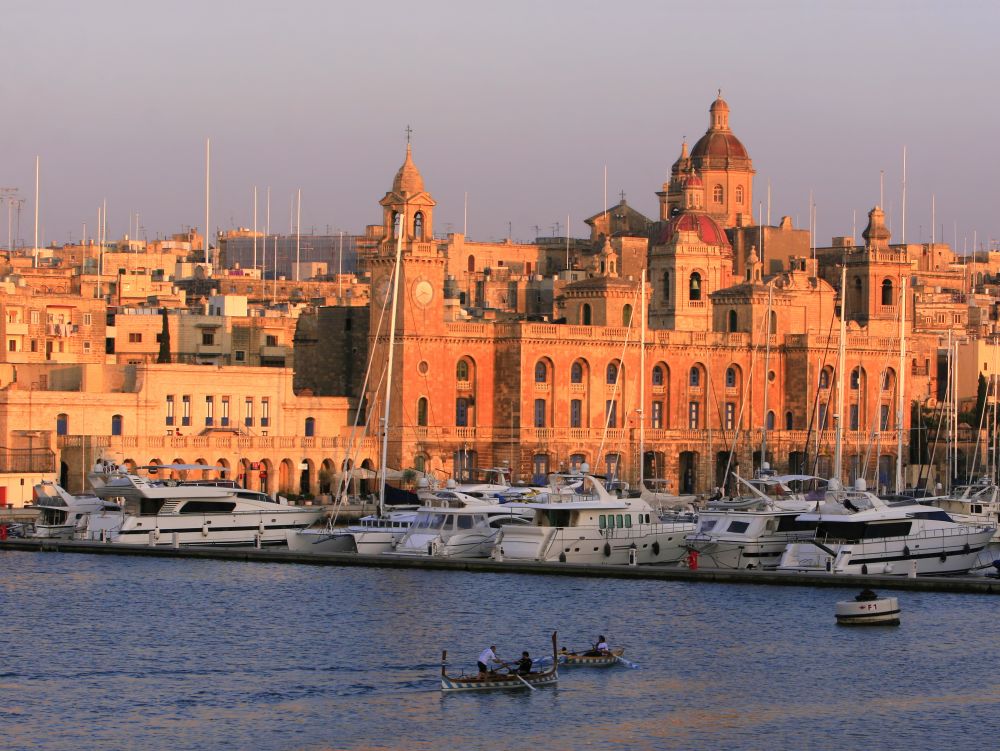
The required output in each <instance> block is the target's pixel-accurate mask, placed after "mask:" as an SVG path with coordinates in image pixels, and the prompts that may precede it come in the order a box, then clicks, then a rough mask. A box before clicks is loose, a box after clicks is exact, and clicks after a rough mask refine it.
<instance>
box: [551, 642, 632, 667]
mask: <svg viewBox="0 0 1000 751" xmlns="http://www.w3.org/2000/svg"><path fill="white" fill-rule="evenodd" d="M623 654H625V647H615V648H614V649H612V650H610V652H609V654H606V655H595V654H588V653H587V652H560V653H559V662H561V663H562V664H563V665H565V666H567V667H591V668H603V667H607V666H608V665H617V664H618V663H619V662H621V659H620V658H621V656H622V655H623Z"/></svg>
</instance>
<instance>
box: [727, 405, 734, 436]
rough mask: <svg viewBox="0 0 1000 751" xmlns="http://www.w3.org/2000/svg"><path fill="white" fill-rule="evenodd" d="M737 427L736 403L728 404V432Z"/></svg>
mask: <svg viewBox="0 0 1000 751" xmlns="http://www.w3.org/2000/svg"><path fill="white" fill-rule="evenodd" d="M735 427H736V403H735V402H726V430H732V429H733V428H735Z"/></svg>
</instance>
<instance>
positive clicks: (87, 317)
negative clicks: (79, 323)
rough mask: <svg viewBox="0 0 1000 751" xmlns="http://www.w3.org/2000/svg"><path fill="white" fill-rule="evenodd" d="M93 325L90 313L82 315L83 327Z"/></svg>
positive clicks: (92, 317)
mask: <svg viewBox="0 0 1000 751" xmlns="http://www.w3.org/2000/svg"><path fill="white" fill-rule="evenodd" d="M93 323H94V316H93V314H92V313H84V314H83V325H84V326H91V325H93Z"/></svg>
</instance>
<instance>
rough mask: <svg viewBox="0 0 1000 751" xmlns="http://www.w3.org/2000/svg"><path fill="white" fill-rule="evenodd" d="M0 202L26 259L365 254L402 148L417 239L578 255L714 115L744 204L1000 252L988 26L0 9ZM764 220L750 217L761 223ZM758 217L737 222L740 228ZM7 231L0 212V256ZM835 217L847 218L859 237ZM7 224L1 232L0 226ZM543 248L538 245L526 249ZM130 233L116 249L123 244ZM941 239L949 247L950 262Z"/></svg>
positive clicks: (99, 6)
mask: <svg viewBox="0 0 1000 751" xmlns="http://www.w3.org/2000/svg"><path fill="white" fill-rule="evenodd" d="M2 18H3V28H4V34H3V36H4V50H5V54H4V56H3V59H4V62H5V64H4V65H3V71H2V73H0V106H2V107H3V111H4V112H5V113H6V116H5V117H4V118H3V121H2V125H0V187H9V188H17V189H18V195H19V196H20V197H21V198H23V199H24V200H25V202H24V204H23V205H22V207H21V217H20V237H21V238H23V239H24V241H25V242H26V243H27V244H28V245H29V246H30V245H31V244H32V242H33V231H34V203H35V202H34V192H35V158H36V156H38V157H39V158H40V165H41V167H40V174H41V188H40V201H39V204H40V220H39V221H40V225H41V231H40V241H44V243H45V244H48V243H51V242H56V243H64V242H68V241H71V240H72V241H78V240H79V239H80V237H81V235H82V232H83V225H84V224H85V223H86V225H87V232H88V234H89V235H92V234H93V232H94V227H95V225H96V221H97V211H98V206H99V205H100V204H101V203H102V201H104V200H105V199H106V200H107V206H108V208H107V218H108V237H109V238H116V237H121V236H122V235H124V234H126V233H127V232H129V227H130V226H132V224H133V222H134V219H133V217H134V215H135V214H136V213H138V214H139V225H140V227H141V233H142V234H144V235H145V236H146V237H147V238H148V239H154V238H155V237H162V236H167V235H169V234H171V233H174V232H179V231H182V230H183V229H184V228H186V227H189V226H194V227H199V228H202V227H203V226H204V223H205V195H204V191H205V141H206V139H209V138H210V139H211V152H212V157H211V171H212V190H211V223H212V226H213V229H218V230H226V229H231V228H234V227H239V226H244V227H249V226H252V223H253V203H252V192H253V186H254V185H256V186H257V189H258V212H259V219H258V227H259V229H261V230H263V229H264V225H265V221H266V218H265V212H266V200H265V197H266V191H267V189H268V188H270V195H271V204H270V209H271V216H270V218H271V225H270V226H271V231H272V232H287V231H289V228H290V213H291V212H290V208H291V200H292V197H293V196H294V195H295V193H296V191H297V190H299V189H301V191H302V208H301V211H302V231H303V232H304V233H308V232H310V231H315V232H319V233H321V232H325V231H327V230H330V231H338V230H343V231H345V232H362V231H363V230H364V227H365V225H367V224H372V223H379V222H381V208H380V207H379V205H378V201H379V199H381V198H382V196H383V195H384V194H385V193H386V191H388V190H389V189H390V188H391V185H392V179H393V176H394V175H395V172H396V170H397V169H398V167H399V165H400V164H401V163H402V161H403V157H404V155H405V148H406V132H405V129H406V128H407V126H410V127H411V128H412V144H413V156H414V161H415V163H416V165H417V167H418V168H419V169H420V171H421V173H422V175H423V177H424V183H425V187H426V189H427V190H428V191H429V192H430V193H431V195H432V196H433V197H434V199H435V200H436V201H437V204H438V205H437V209H436V211H435V217H434V222H435V226H434V229H435V232H437V233H445V232H448V231H455V232H461V231H462V230H463V227H464V226H465V221H466V214H465V212H464V207H465V201H466V195H467V196H468V212H467V222H468V225H467V227H468V235H469V237H470V238H472V239H476V240H496V239H501V238H504V237H506V236H507V235H508V233H509V234H510V235H511V236H512V237H513V238H514V239H515V240H522V241H530V240H531V239H533V238H534V237H535V236H536V234H537V235H542V236H548V235H564V234H565V231H566V221H567V217H569V222H570V225H569V226H570V234H572V235H573V236H576V237H582V236H586V235H587V227H586V226H585V225H584V224H583V219H584V218H586V217H588V216H591V215H593V214H596V213H598V212H600V211H601V210H602V209H603V208H604V197H605V179H604V175H605V169H606V171H607V194H606V195H607V200H608V204H609V205H610V204H613V203H617V200H618V197H619V192H620V191H624V193H625V196H626V199H627V200H628V202H629V204H630V205H632V206H633V207H634V208H636V209H638V210H639V211H641V212H643V213H644V214H646V215H647V216H650V217H653V218H656V216H657V211H658V209H657V197H656V195H655V193H656V191H658V190H661V189H662V184H663V182H664V181H665V180H666V179H667V176H668V174H669V170H670V166H671V164H672V163H673V162H674V160H675V159H676V158H677V156H678V154H679V152H680V144H681V141H682V139H683V138H685V137H686V138H687V140H688V143H689V144H693V143H694V142H695V141H696V140H697V139H698V138H699V137H700V136H701V135H702V134H703V133H704V131H705V130H706V128H707V127H708V107H709V105H710V104H711V103H712V101H713V99H714V98H715V96H716V91H717V90H718V89H721V90H722V95H723V97H724V98H725V99H726V100H727V102H728V103H729V106H730V109H731V112H730V125H731V127H732V129H733V132H734V133H735V134H736V135H737V136H738V137H739V138H740V140H741V141H742V142H743V143H744V145H745V146H746V147H747V149H748V151H749V153H750V156H751V158H752V159H753V163H754V167H755V169H756V170H757V175H756V181H755V187H754V203H755V204H759V203H761V202H766V200H767V199H766V196H767V189H768V185H770V189H771V219H772V223H775V224H776V223H777V222H778V220H779V218H780V217H781V216H783V215H788V216H790V217H791V218H792V220H793V222H794V224H795V226H797V227H803V228H807V227H808V225H809V202H810V195H812V197H813V201H814V202H815V206H816V209H815V214H816V237H817V243H818V244H819V245H826V244H829V239H830V237H832V236H838V235H851V233H852V231H855V232H856V234H857V235H858V236H860V233H861V231H862V229H863V228H864V226H865V223H866V214H867V211H868V210H869V209H870V208H871V207H872V206H874V205H875V204H877V203H878V202H879V200H880V179H881V182H882V183H883V184H884V205H885V208H886V211H887V214H888V219H889V222H890V226H891V229H892V232H893V239H894V241H899V240H900V239H901V233H902V227H903V222H902V214H903V212H902V206H903V201H902V164H903V159H902V155H903V149H904V147H905V148H906V154H907V156H906V173H907V174H906V178H907V179H906V195H907V200H906V239H907V240H908V241H910V242H920V241H923V242H927V241H929V240H930V239H931V224H932V222H931V204H932V197H933V202H934V205H935V209H936V212H935V218H936V221H935V224H936V225H937V227H936V229H935V235H936V239H938V240H939V241H940V240H941V239H942V237H943V239H944V240H945V241H947V242H950V243H952V244H953V245H955V246H956V250H958V251H959V252H962V251H963V249H968V250H971V249H972V247H973V242H974V239H975V240H977V241H978V243H979V245H980V246H983V245H985V244H987V243H989V242H990V239H991V238H1000V212H998V211H997V207H998V206H1000V181H998V180H997V166H998V163H1000V159H998V157H1000V138H998V137H997V131H998V127H997V126H998V124H1000V98H998V97H997V96H996V81H997V80H998V78H1000V76H998V73H1000V55H997V54H995V52H994V51H993V50H994V43H995V42H994V39H993V36H994V34H995V30H996V29H997V28H998V26H1000V24H998V22H1000V3H995V2H921V1H919V0H917V1H913V0H908V1H906V2H889V1H879V0H868V1H864V2H861V1H856V0H838V2H793V1H792V0H789V1H788V2H777V1H775V0H758V2H753V3H748V2H745V0H744V1H743V2H731V1H730V0H714V2H712V3H697V4H696V3H680V2H667V1H665V0H650V1H648V2H646V1H643V0H634V1H632V2H630V1H629V0H619V2H616V3H606V2H594V1H592V0H573V1H572V2H557V1H550V2H546V1H545V0H533V1H525V0H505V1H504V2H495V3H488V4H487V3H476V2H470V3H462V2H458V1H457V0H455V1H453V2H449V1H448V0H421V2H419V3H417V2H413V3H409V2H401V1H400V0H383V1H382V2H378V3H343V2H331V0H298V1H297V2H296V1H294V0H291V1H289V2H284V3H277V2H266V3H265V2H259V1H258V0H240V1H239V2H229V1H228V0H210V1H206V0H201V1H200V2H191V1H190V0H172V1H171V2H169V3H157V4H153V3H147V2H135V1H134V0H91V1H90V2H87V3H79V2H75V1H74V2H57V1H55V0H6V2H5V3H4V8H3V11H2ZM761 209H762V210H763V212H764V213H765V214H766V211H767V208H766V205H764V206H763V207H760V206H758V208H757V210H758V211H759V210H761ZM755 213H756V211H755ZM7 215H8V211H6V210H0V245H3V246H6V241H7V232H6V230H7ZM855 217H856V218H855ZM14 223H15V225H16V224H17V220H16V219H15V220H14ZM536 228H538V229H536ZM133 232H134V230H133ZM956 240H957V243H956Z"/></svg>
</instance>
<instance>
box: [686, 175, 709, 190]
mask: <svg viewBox="0 0 1000 751" xmlns="http://www.w3.org/2000/svg"><path fill="white" fill-rule="evenodd" d="M684 187H685V188H704V187H705V183H703V182H702V181H701V178H700V177H698V176H697V175H694V174H692V175H688V176H687V178H685V180H684Z"/></svg>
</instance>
